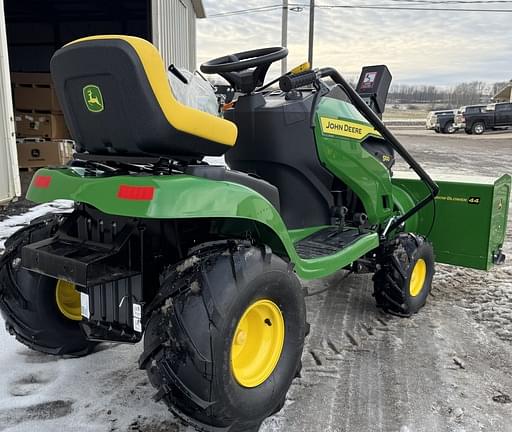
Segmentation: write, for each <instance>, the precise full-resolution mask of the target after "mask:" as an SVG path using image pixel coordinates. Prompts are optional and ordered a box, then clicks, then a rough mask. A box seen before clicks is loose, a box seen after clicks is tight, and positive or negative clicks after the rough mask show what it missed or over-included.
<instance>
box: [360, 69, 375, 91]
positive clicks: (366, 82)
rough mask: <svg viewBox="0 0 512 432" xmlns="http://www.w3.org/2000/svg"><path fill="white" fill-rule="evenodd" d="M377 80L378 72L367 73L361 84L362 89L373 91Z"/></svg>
mask: <svg viewBox="0 0 512 432" xmlns="http://www.w3.org/2000/svg"><path fill="white" fill-rule="evenodd" d="M375 78H377V72H366V73H365V75H364V78H363V82H362V83H361V89H371V88H373V85H374V84H375Z"/></svg>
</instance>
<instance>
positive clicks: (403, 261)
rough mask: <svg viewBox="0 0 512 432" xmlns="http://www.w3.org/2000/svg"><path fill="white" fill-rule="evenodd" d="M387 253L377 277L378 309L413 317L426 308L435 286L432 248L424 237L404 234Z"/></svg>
mask: <svg viewBox="0 0 512 432" xmlns="http://www.w3.org/2000/svg"><path fill="white" fill-rule="evenodd" d="M384 251H385V252H384V256H383V258H382V262H381V265H380V269H379V270H378V271H377V273H375V275H374V277H373V281H374V296H375V300H376V301H377V307H379V308H382V309H383V310H384V311H385V312H388V313H391V314H393V315H399V316H406V317H407V316H411V315H413V314H415V313H417V312H418V311H419V310H420V309H421V308H422V307H423V306H424V305H425V302H426V301H427V297H428V294H429V293H430V289H431V287H432V279H433V277H434V272H435V268H434V250H433V248H432V245H431V244H430V243H429V242H428V241H427V240H426V239H425V238H424V237H421V236H418V235H414V234H410V233H402V234H400V235H399V236H398V237H397V238H396V239H395V240H394V241H393V242H392V243H391V244H389V245H388V246H387V247H386V248H385V249H384Z"/></svg>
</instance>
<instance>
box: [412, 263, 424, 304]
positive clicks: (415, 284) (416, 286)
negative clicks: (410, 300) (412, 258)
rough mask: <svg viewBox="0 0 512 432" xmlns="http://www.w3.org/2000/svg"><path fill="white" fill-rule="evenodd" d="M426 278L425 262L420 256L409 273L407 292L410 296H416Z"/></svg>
mask: <svg viewBox="0 0 512 432" xmlns="http://www.w3.org/2000/svg"><path fill="white" fill-rule="evenodd" d="M426 278H427V263H426V262H425V260H424V259H422V258H420V259H419V260H418V261H416V264H415V265H414V269H413V270H412V274H411V281H410V283H409V294H410V295H411V296H412V297H416V296H417V295H418V294H419V293H420V292H421V290H422V289H423V285H424V284H425V279H426Z"/></svg>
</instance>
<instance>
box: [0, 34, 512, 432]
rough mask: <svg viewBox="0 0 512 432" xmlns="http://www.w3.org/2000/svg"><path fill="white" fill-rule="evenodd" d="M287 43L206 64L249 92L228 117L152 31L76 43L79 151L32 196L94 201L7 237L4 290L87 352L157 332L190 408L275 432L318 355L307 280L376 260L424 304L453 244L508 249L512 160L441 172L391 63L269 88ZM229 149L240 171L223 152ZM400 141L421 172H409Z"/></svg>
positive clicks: (19, 329)
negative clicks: (398, 117) (308, 349)
mask: <svg viewBox="0 0 512 432" xmlns="http://www.w3.org/2000/svg"><path fill="white" fill-rule="evenodd" d="M286 55H287V50H286V49H285V48H269V49H258V50H253V51H248V52H242V53H237V54H233V55H228V56H226V57H222V58H217V59H215V60H212V61H209V62H207V63H205V64H203V65H202V66H201V70H202V71H203V72H204V73H207V74H213V73H217V74H220V75H221V76H222V77H224V78H225V79H226V80H227V81H228V82H229V83H230V85H231V86H232V88H233V89H234V90H235V91H236V92H237V95H239V96H238V97H237V98H236V99H235V100H234V101H233V102H231V103H230V104H227V105H225V106H224V107H223V108H224V116H223V118H221V117H218V116H215V115H212V114H208V113H205V112H202V111H199V110H196V109H194V108H191V107H189V106H185V105H183V104H181V103H180V102H178V100H177V99H176V97H175V95H174V93H173V90H172V88H171V87H170V84H169V81H168V77H167V75H166V68H165V66H164V63H163V61H162V59H161V57H160V55H159V53H158V52H157V50H156V49H155V48H154V47H153V46H152V45H151V44H150V43H148V42H146V41H144V40H141V39H137V38H134V37H126V36H97V37H90V38H86V39H81V40H78V41H76V42H73V43H71V44H69V45H67V46H65V47H64V48H62V49H60V50H59V51H57V53H56V54H55V56H54V57H53V59H52V62H51V70H52V75H53V80H54V82H55V85H56V87H57V93H58V97H59V100H60V103H61V105H62V109H63V111H64V115H65V118H66V122H67V124H68V125H69V128H70V131H71V133H72V135H73V137H74V139H75V140H76V142H77V153H76V155H75V158H74V160H73V161H72V163H71V164H70V165H68V166H64V167H50V168H46V169H41V170H39V171H38V172H37V173H36V174H35V176H34V179H33V180H32V183H31V185H30V189H29V191H28V195H27V197H28V199H30V200H32V201H34V202H37V203H43V202H50V201H52V200H55V199H69V200H72V201H74V202H75V205H74V209H73V211H72V212H71V213H68V214H60V215H48V216H45V217H42V218H40V219H37V220H35V221H34V222H33V223H32V224H31V225H30V226H27V227H26V228H23V229H22V230H21V231H19V232H18V233H16V234H15V235H14V236H12V237H11V238H10V239H9V240H8V241H7V243H6V251H5V253H4V254H3V257H2V258H1V261H0V265H1V270H0V308H1V311H2V315H3V317H4V318H5V322H6V325H7V329H8V330H9V331H10V332H11V333H12V334H13V335H15V336H16V338H17V339H18V340H19V341H20V342H22V343H24V344H25V345H27V346H29V347H30V348H33V349H35V350H38V351H41V352H44V353H48V354H55V355H69V356H80V355H86V354H88V353H90V352H91V350H93V347H94V345H95V344H96V343H98V342H101V341H115V342H125V343H137V342H139V341H141V340H142V339H143V336H144V342H143V345H144V346H143V353H142V355H141V357H140V363H139V366H140V368H143V369H146V371H147V373H148V375H149V379H150V381H151V383H152V384H153V385H154V387H155V388H156V399H157V400H161V401H163V402H164V403H165V404H167V405H168V407H169V408H170V409H171V411H172V412H173V413H175V415H176V416H177V417H179V418H180V419H182V420H183V421H185V422H186V423H188V424H191V425H193V426H195V427H196V428H197V429H198V430H212V431H246V430H257V429H258V428H259V426H260V424H261V422H262V421H263V420H264V419H265V418H266V417H268V416H270V415H272V414H273V413H276V412H277V411H279V410H280V409H281V407H282V406H283V404H284V401H285V397H286V393H287V391H288V388H289V387H290V385H291V382H292V380H293V379H294V378H295V377H297V376H298V375H299V373H300V369H301V354H302V350H303V346H304V339H305V337H306V335H307V333H308V324H307V322H306V308H305V302H304V295H305V292H304V290H303V289H302V288H301V283H300V281H299V278H300V279H303V280H308V279H315V278H321V277H324V276H328V275H331V274H333V273H335V272H339V271H345V272H347V273H350V272H368V273H373V274H374V276H373V281H374V285H375V291H374V295H375V300H376V303H377V306H378V307H379V308H382V309H383V310H384V311H386V312H389V313H393V314H396V315H400V316H410V315H412V314H414V313H416V312H418V310H419V309H420V308H421V307H422V306H423V305H424V304H425V301H426V300H427V297H428V294H429V291H430V288H431V284H432V277H433V275H434V261H436V260H437V261H438V262H444V263H450V264H453V265H459V266H466V267H472V268H477V269H482V270H488V269H489V268H491V267H492V265H493V264H495V263H500V262H502V261H503V259H504V256H503V254H502V252H501V251H502V246H503V241H504V238H505V228H506V221H507V212H508V207H509V195H510V183H511V181H510V177H509V176H507V175H504V176H501V177H500V178H496V179H471V178H460V177H449V176H444V177H440V178H438V179H436V181H434V180H433V179H432V178H431V177H429V175H428V174H427V173H426V172H425V171H424V170H423V169H422V167H421V166H420V165H419V164H418V163H417V162H416V161H415V160H414V159H413V157H412V156H411V155H410V154H409V153H408V152H407V151H406V149H405V148H404V147H403V146H402V145H401V144H400V143H399V141H398V140H397V139H396V138H395V137H394V136H393V134H392V133H391V132H390V131H389V130H388V129H387V128H386V127H385V126H384V125H383V123H382V122H381V120H380V115H381V114H382V112H383V110H384V104H385V99H386V95H387V90H388V87H389V83H390V81H391V75H390V74H389V71H388V70H387V68H386V67H384V66H377V67H368V68H365V69H363V73H362V75H361V79H360V80H359V83H358V85H357V88H356V90H354V89H352V88H351V87H350V86H349V85H348V84H347V82H346V81H345V80H344V79H343V78H342V76H340V74H339V73H338V72H337V71H336V70H334V69H332V68H322V69H314V70H311V69H310V68H308V67H307V66H305V67H302V68H298V69H296V70H293V71H291V72H289V73H287V74H285V75H283V76H282V77H281V78H280V79H279V88H280V90H275V89H274V90H269V89H270V87H268V84H267V85H266V84H265V83H264V80H265V75H266V72H267V71H268V69H269V67H270V65H271V64H272V63H273V62H276V61H278V60H281V59H282V58H284V57H285V56H286ZM222 155H225V160H226V162H227V165H228V166H229V169H228V168H226V167H225V166H224V165H222V166H217V165H209V164H208V163H206V162H204V158H205V157H206V156H222ZM396 156H400V157H402V158H403V159H404V160H405V161H406V162H407V164H408V165H409V166H410V172H409V173H406V174H400V175H398V174H396V173H395V174H393V173H392V167H393V164H394V162H395V157H396ZM339 289H343V286H340V287H339ZM333 331H341V329H334V330H333Z"/></svg>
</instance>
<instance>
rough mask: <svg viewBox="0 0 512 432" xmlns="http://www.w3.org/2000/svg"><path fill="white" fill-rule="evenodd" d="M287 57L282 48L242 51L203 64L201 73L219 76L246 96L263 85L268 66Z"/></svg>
mask: <svg viewBox="0 0 512 432" xmlns="http://www.w3.org/2000/svg"><path fill="white" fill-rule="evenodd" d="M287 55H288V49H286V48H283V47H273V48H260V49H255V50H251V51H243V52H239V53H235V54H230V55H227V56H223V57H218V58H216V59H213V60H210V61H208V62H206V63H203V64H202V65H201V72H204V73H206V74H215V73H216V74H219V75H220V76H222V77H223V78H224V79H225V80H226V81H227V82H228V83H229V84H231V86H232V87H233V88H234V89H235V90H236V91H239V92H242V93H245V94H248V93H252V92H253V91H254V90H255V89H256V88H257V87H261V86H262V85H263V83H264V81H265V76H266V75H267V72H268V69H269V67H270V65H271V64H272V63H274V62H276V61H278V60H281V59H283V58H285V57H286V56H287Z"/></svg>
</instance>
